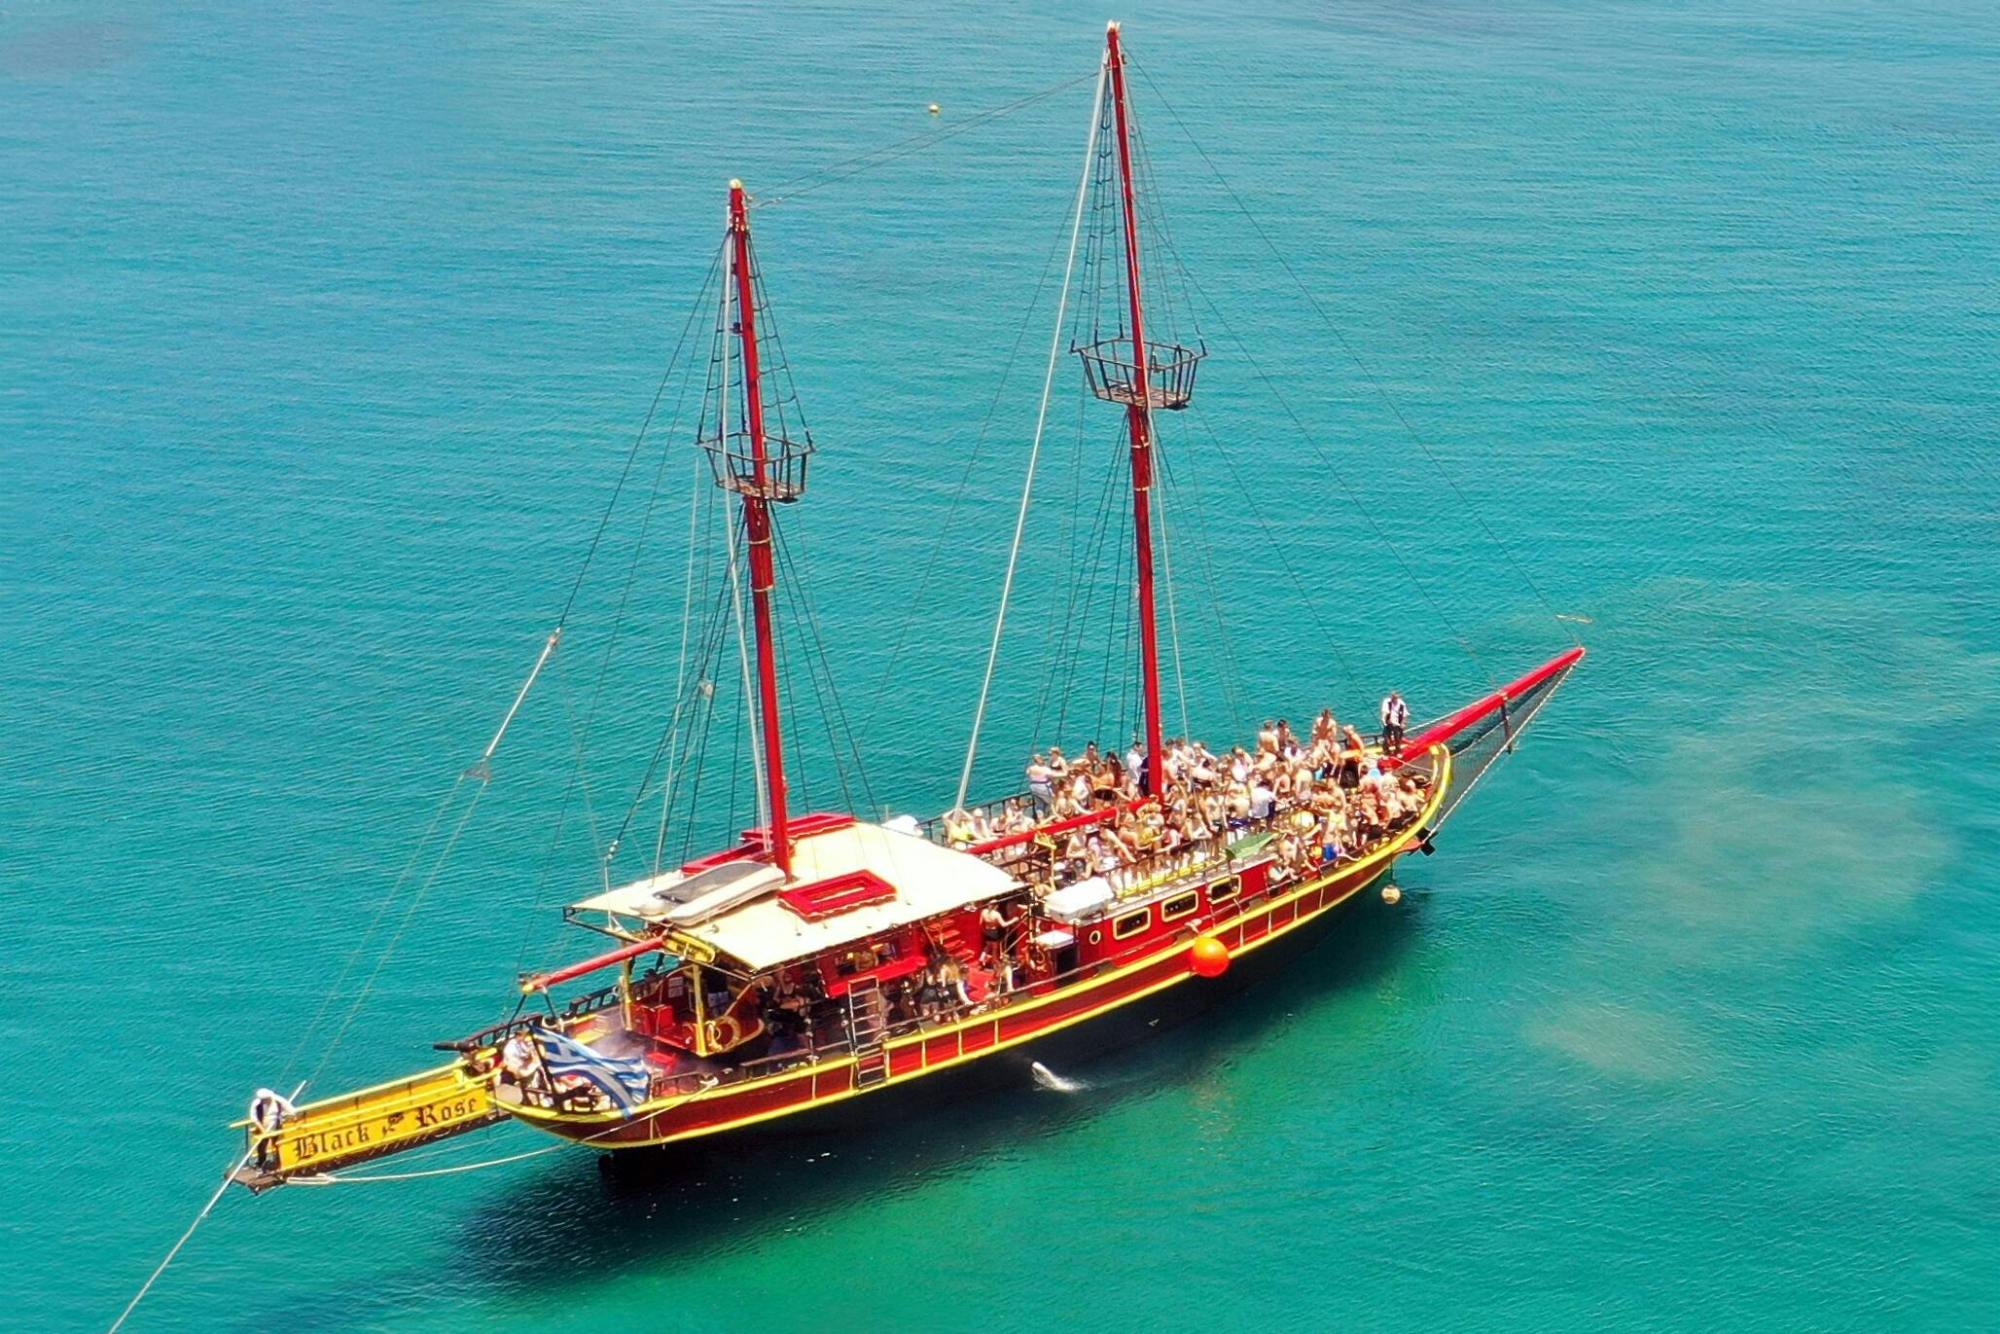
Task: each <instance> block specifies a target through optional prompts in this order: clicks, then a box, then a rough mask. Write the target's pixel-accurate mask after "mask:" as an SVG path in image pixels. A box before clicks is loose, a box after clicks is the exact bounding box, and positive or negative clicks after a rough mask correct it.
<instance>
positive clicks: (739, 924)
mask: <svg viewBox="0 0 2000 1334" xmlns="http://www.w3.org/2000/svg"><path fill="white" fill-rule="evenodd" d="M724 865H725V866H732V867H741V868H744V869H742V870H739V871H738V872H737V873H736V874H735V875H733V876H732V877H728V880H727V885H726V886H718V889H719V891H720V892H721V893H722V894H723V895H724V901H725V902H726V901H727V899H728V898H730V897H735V898H737V900H738V901H737V902H735V903H734V904H733V905H732V906H727V907H725V908H723V909H722V910H721V911H718V912H715V913H714V914H713V915H711V916H706V917H704V918H703V919H702V920H699V921H689V920H687V919H688V918H689V917H690V916H691V915H694V914H691V913H690V912H689V909H690V908H692V907H694V906H695V903H698V902H699V901H700V896H699V895H698V894H691V893H690V891H699V890H702V889H705V888H706V882H707V881H708V880H710V879H714V878H715V872H716V870H719V869H721V868H719V867H718V868H712V869H710V870H707V871H697V872H695V873H694V874H692V875H690V874H688V873H685V872H682V871H673V872H669V873H667V874H665V875H658V876H652V877H650V878H648V879H645V880H638V881H634V882H633V883H631V884H628V885H621V886H619V887H618V888H617V889H613V890H611V891H610V892H608V893H605V894H598V895H595V896H593V897H591V898H588V899H585V900H583V901H582V902H580V903H577V904H575V905H573V906H574V908H575V910H577V911H582V912H602V913H606V914H608V915H611V916H615V917H623V918H628V919H630V918H638V919H640V920H643V921H645V922H648V923H652V924H656V925H661V926H670V927H672V928H673V929H674V930H675V932H676V933H677V934H679V935H682V936H686V937H690V938H692V939H694V940H697V941H700V942H701V943H702V944H704V945H707V946H709V947H710V948H712V949H714V950H715V951H716V952H717V953H718V954H722V955H727V956H730V957H732V958H734V959H735V960H737V961H738V962H740V963H742V964H743V965H745V966H746V967H748V968H749V969H750V970H751V971H753V972H762V971H763V970H765V969H767V968H772V967H775V966H777V965H778V964H782V963H789V962H791V961H793V960H795V959H802V958H807V957H809V956H812V955H816V954H820V953H822V952H824V951H826V950H830V949H837V948H839V947H840V946H842V945H846V944H850V943H853V942H855V941H859V940H864V939H866V938H868V937H870V936H874V935H877V934H880V933H881V932H884V931H893V930H896V929H898V928H900V927H905V926H909V925H911V924H912V923H915V922H921V921H923V920H924V919H926V918H929V917H936V916H937V915H939V914H940V913H947V912H950V911H952V910H953V909H955V908H963V907H966V906H969V905H971V904H975V903H979V902H982V901H984V900H986V899H991V898H996V897H998V896H1000V895H1003V894H1006V893H1007V892H1008V891H1010V890H1013V889H1017V888H1019V885H1020V882H1019V881H1017V880H1015V878H1014V877H1013V876H1011V875H1009V874H1007V873H1006V872H1005V871H1003V870H1001V869H1000V868H999V867H997V866H993V865H991V864H989V863H987V862H985V861H982V860H981V859H979V858H978V857H975V856H973V855H972V854H971V853H967V852H958V851H955V850H953V849H951V848H944V847H939V846H938V845H937V844H935V843H932V842H931V841H929V840H928V839H925V838H922V837H920V836H918V835H915V834H905V833H901V832H898V831H896V830H893V829H885V828H883V827H882V826H881V825H876V824H866V823H862V822H859V821H856V822H854V823H851V824H843V825H840V826H838V827H835V828H831V829H825V830H821V831H815V832H813V833H809V834H806V835H804V836H802V837H800V838H799V839H798V840H797V842H796V843H794V845H793V848H792V870H793V879H792V881H791V882H790V884H783V883H781V881H780V879H779V876H778V873H777V871H776V869H775V868H772V867H770V866H768V864H766V863H763V862H749V863H724ZM749 868H755V869H754V870H751V869H749ZM861 873H866V875H867V876H869V877H872V878H873V879H874V880H876V881H879V882H881V884H882V885H883V886H885V887H886V888H885V890H884V894H885V896H884V897H882V898H881V899H880V901H878V902H870V903H864V904H862V905H861V906H858V907H854V908H850V909H848V910H846V911H844V912H836V913H833V914H831V915H829V916H825V917H822V918H819V919H818V920H809V919H808V918H807V917H805V916H804V915H802V914H801V913H799V912H797V911H794V910H793V908H792V907H790V906H788V905H787V904H786V903H785V902H784V901H782V900H781V898H780V897H779V894H780V891H786V892H790V891H796V890H806V891H810V890H811V889H812V887H813V886H815V885H817V884H821V883H824V882H829V881H838V880H842V879H844V878H848V877H856V876H858V875H860V874H861ZM888 891H893V893H889V892H888ZM691 899H692V900H693V901H692V902H690V900H691ZM677 918H678V919H679V920H676V919H677Z"/></svg>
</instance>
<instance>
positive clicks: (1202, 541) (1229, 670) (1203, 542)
mask: <svg viewBox="0 0 2000 1334" xmlns="http://www.w3.org/2000/svg"><path fill="white" fill-rule="evenodd" d="M1182 415H1185V414H1182ZM1178 429H1179V431H1180V433H1181V445H1182V448H1183V449H1185V450H1186V451H1187V457H1188V459H1189V463H1188V467H1187V471H1186V474H1185V475H1186V477H1187V482H1188V490H1189V491H1190V492H1191V493H1192V498H1193V502H1194V503H1193V504H1192V505H1190V506H1189V507H1188V512H1189V514H1190V515H1192V516H1193V517H1192V523H1193V526H1194V534H1195V543H1194V552H1195V558H1196V560H1197V562H1198V564H1199V568H1200V571H1201V575H1202V583H1203V585H1204V586H1205V587H1206V588H1207V590H1208V595H1209V603H1210V607H1211V609H1212V610H1213V611H1214V613H1215V635H1216V641H1217V644H1218V645H1219V647H1220V648H1221V650H1222V652H1221V662H1220V664H1219V666H1220V670H1221V673H1222V689H1223V694H1224V696H1225V703H1226V705H1227V707H1228V708H1229V709H1230V711H1231V714H1232V717H1233V719H1234V722H1235V734H1236V735H1239V736H1241V735H1243V734H1244V732H1245V722H1244V719H1245V715H1246V714H1247V713H1248V712H1249V711H1248V710H1247V709H1245V708H1244V707H1243V706H1244V693H1243V667H1242V664H1241V662H1239V661H1238V659H1237V656H1236V646H1235V643H1234V641H1233V640H1232V638H1231V636H1230V633H1229V625H1228V621H1227V618H1226V617H1225V616H1224V615H1223V611H1222V593H1221V588H1220V584H1219V581H1218V580H1217V579H1216V577H1215V562H1214V560H1213V559H1211V557H1210V555H1209V549H1210V548H1211V547H1212V546H1213V545H1214V543H1213V541H1212V540H1211V538H1210V536H1209V528H1208V518H1207V504H1206V502H1205V501H1204V499H1203V497H1202V491H1201V469H1200V468H1199V467H1197V466H1196V465H1195V462H1194V461H1195V460H1196V459H1197V458H1198V455H1197V454H1196V453H1195V451H1194V448H1193V443H1194V431H1193V429H1192V428H1191V427H1189V426H1188V425H1187V423H1186V422H1185V421H1183V422H1182V423H1181V424H1180V426H1179V428H1178ZM1160 457H1161V461H1162V462H1163V463H1164V464H1165V467H1164V468H1163V469H1162V471H1163V472H1164V474H1165V477H1166V482H1167V487H1168V488H1169V489H1171V490H1172V491H1173V498H1174V503H1175V504H1176V505H1178V504H1179V502H1180V484H1181V477H1182V474H1181V473H1180V472H1178V471H1176V470H1175V468H1174V466H1173V460H1174V457H1175V456H1174V454H1173V453H1172V452H1171V451H1163V452H1162V453H1161V455H1160ZM1306 614H1307V615H1308V616H1310V615H1311V614H1312V608H1311V606H1310V605H1308V607H1307V608H1306ZM1356 684H1357V685H1358V684H1359V683H1358V682H1357V683H1356Z"/></svg>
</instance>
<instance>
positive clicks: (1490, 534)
mask: <svg viewBox="0 0 2000 1334" xmlns="http://www.w3.org/2000/svg"><path fill="white" fill-rule="evenodd" d="M1139 76H1140V77H1141V78H1143V79H1145V81H1146V86H1147V87H1148V88H1149V89H1151V90H1152V93H1153V95H1154V96H1155V97H1157V98H1159V99H1160V105H1161V106H1163V107H1165V108H1166V111H1167V115H1169V116H1170V117H1172V118H1173V122H1174V124H1175V125H1177V126H1179V127H1180V131H1181V133H1182V134H1183V135H1185V136H1186V138H1187V141H1188V146H1189V147H1191V148H1193V149H1194V151H1195V154H1196V155H1197V156H1198V157H1200V158H1201V160H1202V162H1203V164H1205V165H1206V166H1207V167H1208V169H1209V172H1210V173H1211V174H1212V175H1213V176H1214V177H1215V179H1216V182H1217V183H1218V184H1220V185H1221V186H1222V188H1223V191H1224V192H1225V193H1227V194H1228V196H1229V198H1230V201H1231V202H1232V203H1234V204H1235V205H1236V208H1237V211H1238V212H1240V213H1242V214H1243V216H1244V218H1245V219H1247V220H1248V221H1249V223H1250V227H1251V230H1252V231H1254V232H1256V233H1257V239H1258V240H1260V241H1262V242H1263V243H1264V248H1265V249H1266V250H1269V251H1270V252H1271V255H1272V257H1273V258H1274V259H1276V260H1277V261H1278V264H1279V266H1280V267H1281V268H1283V269H1284V271H1285V276H1286V277H1288V278H1290V279H1291V280H1292V285H1293V286H1295V287H1297V288H1298V289H1299V294H1300V295H1301V296H1303V297H1305V299H1306V304H1307V305H1309V306H1311V307H1312V310H1313V313H1314V314H1315V315H1317V316H1319V318H1320V322H1321V323H1322V324H1324V325H1326V327H1327V329H1328V331H1329V332H1331V333H1332V334H1333V336H1334V340H1335V341H1336V342H1338V343H1339V344H1340V348H1341V351H1343V352H1345V353H1346V354H1347V357H1348V360H1350V361H1352V362H1353V363H1354V366H1355V369H1357V370H1359V371H1360V372H1361V375H1362V378H1363V379H1365V380H1367V381H1368V384H1369V387H1370V388H1372V389H1374V391H1375V392H1376V394H1377V395H1379V396H1380V397H1381V399H1382V402H1383V404H1384V405H1385V406H1386V407H1387V408H1388V409H1389V412H1390V414H1391V415H1392V416H1394V417H1395V419H1396V421H1397V422H1398V423H1399V424H1400V425H1401V426H1402V428H1403V430H1404V432H1405V433H1406V434H1407V435H1408V436H1409V437H1410V439H1411V440H1412V441H1414V442H1415V444H1416V446H1417V448H1418V449H1419V450H1421V451H1423V455H1424V457H1425V458H1426V459H1429V460H1430V464H1431V467H1433V468H1435V469H1436V470H1437V474H1438V476H1439V477H1442V478H1443V479H1444V482H1445V485H1446V486H1449V487H1450V488H1451V490H1452V494H1453V495H1455V496H1457V497H1458V502H1459V504H1460V505H1462V506H1463V507H1464V508H1465V510H1466V512H1467V513H1469V514H1471V515H1472V517H1473V520H1474V522H1476V523H1477V524H1478V525H1479V527H1480V528H1481V530H1482V531H1484V532H1485V534H1486V537H1487V540H1488V541H1490V542H1492V543H1493V545H1494V546H1496V547H1498V548H1499V549H1500V553H1501V555H1503V556H1505V557H1506V558H1507V563H1508V564H1509V565H1512V566H1513V567H1514V572H1515V573H1516V574H1518V575H1520V576H1521V581H1522V582H1523V583H1525V584H1527V586H1528V588H1529V589H1530V590H1531V591H1532V592H1533V593H1534V595H1535V597H1536V599H1537V600H1538V601H1540V602H1541V604H1542V608H1543V610H1545V611H1547V612H1548V614H1549V616H1550V618H1551V619H1553V620H1555V621H1556V623H1557V624H1558V625H1561V626H1562V627H1563V633H1565V634H1567V635H1568V636H1569V637H1570V640H1571V641H1572V642H1573V643H1575V644H1576V645H1578V646H1579V647H1581V646H1582V644H1583V640H1582V639H1580V638H1579V637H1578V636H1577V634H1576V632H1575V631H1574V630H1571V629H1570V628H1569V627H1568V625H1567V623H1565V622H1564V621H1563V620H1562V619H1561V614H1560V613H1559V612H1557V611H1556V608H1555V604H1554V603H1552V602H1550V601H1549V599H1548V597H1547V596H1546V595H1545V594H1543V592H1542V590H1541V587H1540V585H1538V584H1536V582H1535V579H1534V576H1533V575H1531V574H1529V573H1528V570H1527V567H1526V566H1525V565H1523V564H1522V563H1521V561H1520V560H1519V559H1517V558H1516V557H1515V555H1514V553H1513V550H1512V549H1511V548H1510V547H1509V546H1508V545H1507V544H1506V543H1505V542H1503V541H1501V540H1500V536H1499V534H1497V533H1495V532H1494V531H1493V529H1492V527H1491V526H1490V525H1489V524H1488V523H1487V522H1486V517H1485V516H1484V515H1483V514H1481V513H1480V512H1479V509H1478V507H1477V506H1475V505H1474V504H1473V503H1472V501H1471V500H1470V499H1468V498H1467V496H1466V494H1465V492H1464V491H1463V490H1461V489H1460V487H1459V485H1458V483H1457V482H1456V481H1455V480H1453V478H1452V476H1451V474H1450V473H1449V472H1447V471H1446V470H1445V467H1444V465H1443V464H1442V463H1440V462H1439V461H1438V458H1437V456H1436V455H1435V454H1434V453H1432V452H1431V447H1430V445H1429V444H1428V443H1426V442H1425V440H1424V438H1423V436H1421V435H1420V434H1418V432H1417V429H1416V427H1415V426H1413V425H1411V423H1410V419H1409V418H1408V417H1405V416H1404V415H1403V409H1402V408H1401V407H1400V406H1399V405H1398V404H1397V402H1396V400H1395V399H1394V398H1393V397H1392V396H1391V395H1390V393H1389V390H1388V387H1387V386H1386V385H1384V384H1383V383H1382V381H1381V380H1380V379H1379V378H1377V376H1376V375H1375V373H1374V372H1373V371H1372V370H1370V369H1369V367H1368V364H1367V363H1366V362H1364V361H1363V360H1362V359H1361V355H1360V354H1359V353H1358V352H1356V351H1355V350H1354V346H1353V344H1352V343H1350V342H1349V341H1348V339H1347V335H1346V334H1345V333H1344V332H1342V331H1341V328H1340V326H1339V325H1337V324H1335V323H1334V322H1333V317H1332V316H1330V315H1328V314H1327V312H1326V308H1325V307H1324V306H1322V305H1321V304H1320V300H1319V298H1318V297H1317V296H1316V295H1314V293H1313V291H1312V289H1311V288H1310V287H1308V286H1307V285H1306V283H1305V280H1304V279H1302V278H1300V277H1299V275H1298V271H1297V270H1295V269H1294V268H1292V265H1291V261H1290V260H1288V259H1286V258H1285V255H1284V252H1283V251H1282V250H1280V249H1279V248H1278V246H1277V244H1276V243H1275V242H1273V241H1272V240H1271V237H1270V235H1269V233H1267V232H1266V231H1265V230H1264V227H1263V224H1261V223H1259V222H1258V221H1257V215H1256V214H1255V213H1254V212H1252V211H1251V209H1250V206H1249V205H1248V204H1246V203H1245V202H1244V201H1243V197H1242V196H1241V195H1239V194H1237V193H1236V189H1235V187H1234V186H1232V185H1230V183H1229V181H1228V179H1227V178H1226V177H1224V176H1223V174H1222V171H1221V169H1220V168H1219V167H1217V166H1216V165H1215V161H1214V159H1212V158H1210V157H1209V155H1208V152H1207V150H1205V149H1204V148H1203V147H1202V146H1201V144H1200V142H1199V141H1198V140H1197V139H1196V138H1195V137H1194V133H1193V131H1191V130H1190V129H1188V126H1187V122H1185V121H1183V120H1182V119H1181V117H1180V113H1179V112H1178V111H1176V110H1174V107H1173V104H1172V103H1171V102H1169V101H1168V100H1167V98H1166V94H1164V93H1162V92H1161V91H1160V87H1159V85H1158V84H1157V83H1155V82H1154V81H1153V76H1152V75H1151V74H1149V73H1147V72H1146V70H1145V69H1144V68H1143V67H1141V68H1140V69H1139ZM1176 262H1177V263H1178V256H1177V257H1176Z"/></svg>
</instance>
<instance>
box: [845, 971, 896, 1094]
mask: <svg viewBox="0 0 2000 1334" xmlns="http://www.w3.org/2000/svg"><path fill="white" fill-rule="evenodd" d="M888 1035H889V1016H888V1007H887V1005H886V1004H885V1003H884V1002H883V999H882V984H881V983H880V982H879V981H877V980H876V979H875V978H872V977H861V978H856V979H855V980H854V982H853V983H852V984H851V985H849V987H848V988H847V1037H848V1042H849V1043H850V1044H851V1045H852V1046H853V1048H854V1087H855V1088H856V1089H857V1090H859V1089H871V1088H874V1087H875V1086H876V1085H877V1084H880V1083H882V1082H883V1081H884V1080H886V1079H888V1078H889V1053H888V1052H886V1051H884V1050H883V1048H882V1040H883V1039H884V1038H886V1037H887V1036H888Z"/></svg>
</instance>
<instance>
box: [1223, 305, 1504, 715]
mask: <svg viewBox="0 0 2000 1334" xmlns="http://www.w3.org/2000/svg"><path fill="white" fill-rule="evenodd" d="M1233 336H1234V335H1233V334H1232V337H1233ZM1252 369H1253V370H1254V369H1255V367H1254V366H1253V367H1252ZM1188 415H1189V416H1191V417H1193V418H1194V419H1195V420H1196V421H1199V422H1200V423H1201V428H1202V430H1204V431H1206V432H1207V433H1208V438H1209V440H1210V441H1211V442H1212V443H1213V444H1214V446H1215V449H1214V453H1215V455H1216V456H1217V457H1218V458H1220V459H1221V460H1222V462H1223V466H1224V467H1226V468H1228V469H1229V476H1230V479H1231V480H1232V481H1234V482H1235V483H1236V489H1237V490H1238V491H1239V492H1241V493H1242V496H1243V501H1244V504H1245V506H1246V507H1247V508H1248V510H1249V511H1250V521H1251V522H1252V523H1254V524H1256V525H1257V531H1258V532H1260V533H1262V534H1263V535H1264V540H1265V542H1267V543H1268V544H1269V545H1270V548H1271V551H1272V554H1274V555H1275V556H1276V557H1277V558H1278V564H1279V566H1280V567H1281V568H1282V569H1283V570H1284V572H1285V577H1286V578H1287V579H1289V580H1291V581H1292V588H1293V589H1294V590H1295V591H1296V592H1297V593H1298V595H1299V601H1300V602H1301V603H1302V604H1304V606H1305V609H1306V615H1307V616H1310V617H1311V618H1312V623H1313V627H1314V628H1315V629H1317V630H1318V631H1319V633H1320V636H1321V637H1322V638H1323V639H1325V640H1326V646H1327V648H1328V649H1330V650H1332V652H1333V656H1334V658H1335V660H1336V661H1338V662H1339V663H1340V670H1341V672H1342V674H1343V675H1345V676H1346V677H1347V679H1348V681H1349V682H1350V683H1351V684H1353V685H1354V686H1355V688H1356V689H1359V688H1360V685H1361V678H1360V677H1358V676H1356V675H1355V673H1354V665H1353V663H1351V662H1349V661H1348V658H1347V654H1346V652H1345V651H1344V650H1342V648H1341V647H1340V640H1339V639H1338V638H1337V637H1336V636H1335V635H1334V633H1333V630H1332V628H1331V627H1329V626H1328V625H1327V623H1326V620H1325V618H1324V617H1322V616H1321V615H1320V613H1319V606H1318V604H1316V603H1315V602H1314V601H1313V597H1312V594H1311V593H1310V592H1309V591H1308V590H1307V588H1306V583H1305V579H1304V577H1303V576H1302V575H1300V574H1299V572H1298V568H1297V567H1296V566H1294V565H1293V564H1292V560H1291V557H1290V556H1288V555H1286V554H1285V546H1284V543H1282V542H1280V541H1279V540H1278V535H1277V533H1275V532H1274V531H1272V529H1271V525H1270V524H1269V523H1268V522H1266V521H1265V518H1264V514H1263V509H1262V507H1261V506H1260V505H1258V503H1257V497H1256V495H1255V494H1254V493H1253V492H1252V491H1251V490H1250V485H1249V483H1248V482H1246V481H1245V480H1244V479H1243V474H1242V472H1241V471H1240V470H1239V469H1238V468H1237V466H1236V460H1235V459H1234V458H1232V457H1230V454H1229V450H1228V448H1227V447H1226V446H1225V445H1224V444H1223V443H1222V437H1221V436H1220V435H1218V434H1216V430H1215V426H1214V425H1213V424H1212V423H1211V422H1210V421H1209V420H1208V417H1207V416H1206V415H1205V414H1204V413H1202V412H1200V411H1199V410H1196V411H1192V412H1190V413H1189V414H1188ZM1342 489H1343V490H1345V489H1346V486H1345V483H1343V484H1342ZM1376 531H1377V532H1378V534H1379V533H1380V529H1377V530H1376ZM1398 559H1400V557H1398ZM1404 572H1405V573H1409V568H1408V567H1407V566H1405V567H1404ZM1410 577H1411V582H1413V583H1414V582H1415V580H1416V576H1415V575H1414V574H1412V575H1411V576H1410ZM1439 614H1440V616H1442V612H1440V613H1439ZM1445 624H1446V625H1447V626H1449V625H1450V624H1451V623H1450V622H1449V621H1446V622H1445ZM1470 651H1471V649H1470V646H1468V647H1467V652H1470ZM1474 660H1475V661H1477V659H1476V658H1475V659H1474Z"/></svg>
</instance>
